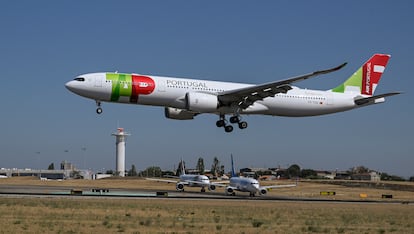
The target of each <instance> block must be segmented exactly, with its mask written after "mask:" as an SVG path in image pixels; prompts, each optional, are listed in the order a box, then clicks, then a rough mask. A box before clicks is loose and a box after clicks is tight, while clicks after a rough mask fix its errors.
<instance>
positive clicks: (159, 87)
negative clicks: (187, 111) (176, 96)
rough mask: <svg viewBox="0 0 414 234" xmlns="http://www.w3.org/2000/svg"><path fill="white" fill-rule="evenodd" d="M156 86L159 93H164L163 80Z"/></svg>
mask: <svg viewBox="0 0 414 234" xmlns="http://www.w3.org/2000/svg"><path fill="white" fill-rule="evenodd" d="M157 86H158V91H159V92H165V80H158V81H157Z"/></svg>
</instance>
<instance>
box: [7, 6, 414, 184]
mask: <svg viewBox="0 0 414 234" xmlns="http://www.w3.org/2000/svg"><path fill="white" fill-rule="evenodd" d="M413 9H414V3H413V2H412V1H398V2H393V1H340V2H338V1H259V2H257V1H208V2H205V1H178V2H175V1H174V2H173V1H148V2H143V1H6V2H3V3H2V4H1V8H0V29H1V34H0V35H1V36H0V71H1V76H0V77H1V78H0V79H1V81H2V82H1V84H2V88H1V92H0V97H1V115H0V124H1V125H0V126H1V129H2V134H1V136H0V138H1V139H0V158H1V161H0V167H5V168H13V167H16V168H46V167H47V166H48V165H49V164H50V163H52V162H54V163H55V166H57V167H58V165H59V164H60V162H61V161H63V160H68V161H70V162H72V163H74V164H76V165H77V166H78V167H79V168H83V167H87V168H92V169H95V170H101V169H102V168H105V170H106V169H114V168H115V142H114V141H115V139H114V138H113V137H111V135H110V134H111V133H112V132H114V131H115V130H116V128H117V126H121V127H124V128H125V129H126V130H127V131H128V132H131V133H132V136H131V137H130V138H129V139H128V142H127V156H126V168H130V167H131V164H135V165H136V167H137V168H138V169H144V168H146V167H148V166H151V165H157V166H161V168H163V169H173V167H174V165H177V162H178V161H179V159H180V157H183V158H184V160H185V161H186V164H187V166H190V167H193V166H195V165H196V162H197V159H198V158H199V157H203V158H204V161H205V164H206V166H207V167H210V165H211V164H212V162H213V158H214V157H215V156H217V157H218V158H219V160H220V161H221V162H222V163H223V164H224V165H225V166H226V170H228V169H229V168H230V154H233V155H234V157H235V160H236V165H237V167H238V168H241V167H250V166H252V167H275V166H278V165H280V166H282V167H286V166H287V165H291V164H293V163H296V164H299V165H300V166H301V167H302V168H313V169H326V170H334V169H339V170H346V169H349V168H350V167H353V166H358V165H364V166H366V167H369V168H371V169H375V170H378V171H382V172H387V173H390V174H397V175H401V176H405V177H408V176H413V175H414V169H413V166H414V157H413V153H412V152H413V151H414V144H413V139H414V138H413V131H414V128H413V125H414V124H413V121H412V119H413V118H412V116H413V111H414V110H413V104H412V102H413V93H412V89H413V83H414V82H413V78H412V75H411V72H412V71H411V68H412V66H413V53H414V50H413V48H414V46H413V42H414V36H413V35H414V27H413V25H412V23H413V22H414V14H413V11H412V10H413ZM373 53H389V54H391V55H392V57H391V60H390V62H389V64H388V67H387V69H386V71H385V73H384V75H383V77H382V80H381V84H380V86H379V87H378V88H377V90H376V92H377V93H385V92H390V91H403V92H404V94H403V95H399V96H395V97H391V98H389V99H388V100H387V102H386V103H385V104H382V105H375V106H370V107H367V108H363V109H359V110H353V111H350V112H345V113H338V114H333V115H328V116H321V117H310V118H283V117H269V116H247V117H245V120H246V121H248V123H249V127H248V128H247V129H245V130H243V131H241V130H239V129H235V131H233V132H232V133H231V134H226V133H224V131H223V129H221V128H217V127H216V126H215V121H216V120H217V116H214V115H201V116H197V117H196V119H195V120H193V121H174V120H169V119H166V118H165V117H164V113H163V111H164V110H163V108H161V107H148V106H133V105H119V104H111V103H104V104H103V109H104V113H103V114H102V115H101V116H98V115H97V114H96V113H95V108H96V107H95V103H94V101H92V100H88V99H84V98H81V97H79V96H76V95H74V94H72V93H70V92H69V91H68V90H66V89H65V87H64V84H65V82H67V81H69V80H72V79H73V78H74V77H75V76H77V75H79V74H83V73H89V72H97V71H119V72H135V73H141V74H153V75H165V76H176V77H189V78H200V79H212V80H220V81H235V82H246V83H264V82H269V81H274V80H279V79H284V78H288V77H291V76H295V75H300V74H303V73H308V72H311V71H314V70H317V69H323V68H329V67H332V66H336V65H339V64H341V63H342V62H349V63H348V66H347V67H345V68H344V69H342V70H341V71H338V72H336V73H334V74H329V75H326V76H320V77H317V78H314V79H311V80H307V81H305V82H301V83H298V84H297V85H298V86H299V87H303V88H305V87H306V88H313V89H323V90H326V89H330V88H333V87H335V86H336V85H338V84H340V83H342V82H343V81H344V80H345V79H346V78H348V77H349V76H350V75H351V74H352V73H353V72H354V71H355V70H356V69H357V68H358V67H359V66H360V65H361V64H362V63H363V62H365V61H366V60H367V59H368V58H369V57H370V56H371V55H372V54H373ZM83 147H85V148H86V150H85V151H83V150H82V148H83Z"/></svg>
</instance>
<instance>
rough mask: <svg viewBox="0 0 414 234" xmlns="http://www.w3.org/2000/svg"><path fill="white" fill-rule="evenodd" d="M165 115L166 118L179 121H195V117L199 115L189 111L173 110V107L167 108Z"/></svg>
mask: <svg viewBox="0 0 414 234" xmlns="http://www.w3.org/2000/svg"><path fill="white" fill-rule="evenodd" d="M164 113H165V117H166V118H168V119H178V120H188V119H194V116H196V115H197V113H194V112H191V111H188V110H183V109H178V108H172V107H165V110H164Z"/></svg>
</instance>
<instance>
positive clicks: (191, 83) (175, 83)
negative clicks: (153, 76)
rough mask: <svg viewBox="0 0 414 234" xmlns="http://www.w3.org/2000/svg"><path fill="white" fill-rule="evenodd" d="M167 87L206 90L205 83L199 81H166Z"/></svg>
mask: <svg viewBox="0 0 414 234" xmlns="http://www.w3.org/2000/svg"><path fill="white" fill-rule="evenodd" d="M167 85H168V86H175V87H189V88H191V87H193V88H205V89H206V88H207V84H206V83H205V82H200V81H190V80H170V79H168V80H167Z"/></svg>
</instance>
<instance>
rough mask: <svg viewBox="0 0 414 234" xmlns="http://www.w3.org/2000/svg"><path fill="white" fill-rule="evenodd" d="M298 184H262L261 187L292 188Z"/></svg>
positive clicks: (268, 188) (267, 188)
mask: <svg viewBox="0 0 414 234" xmlns="http://www.w3.org/2000/svg"><path fill="white" fill-rule="evenodd" d="M296 186H297V184H279V185H269V186H262V187H260V188H261V189H266V190H270V189H274V188H292V187H296Z"/></svg>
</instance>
